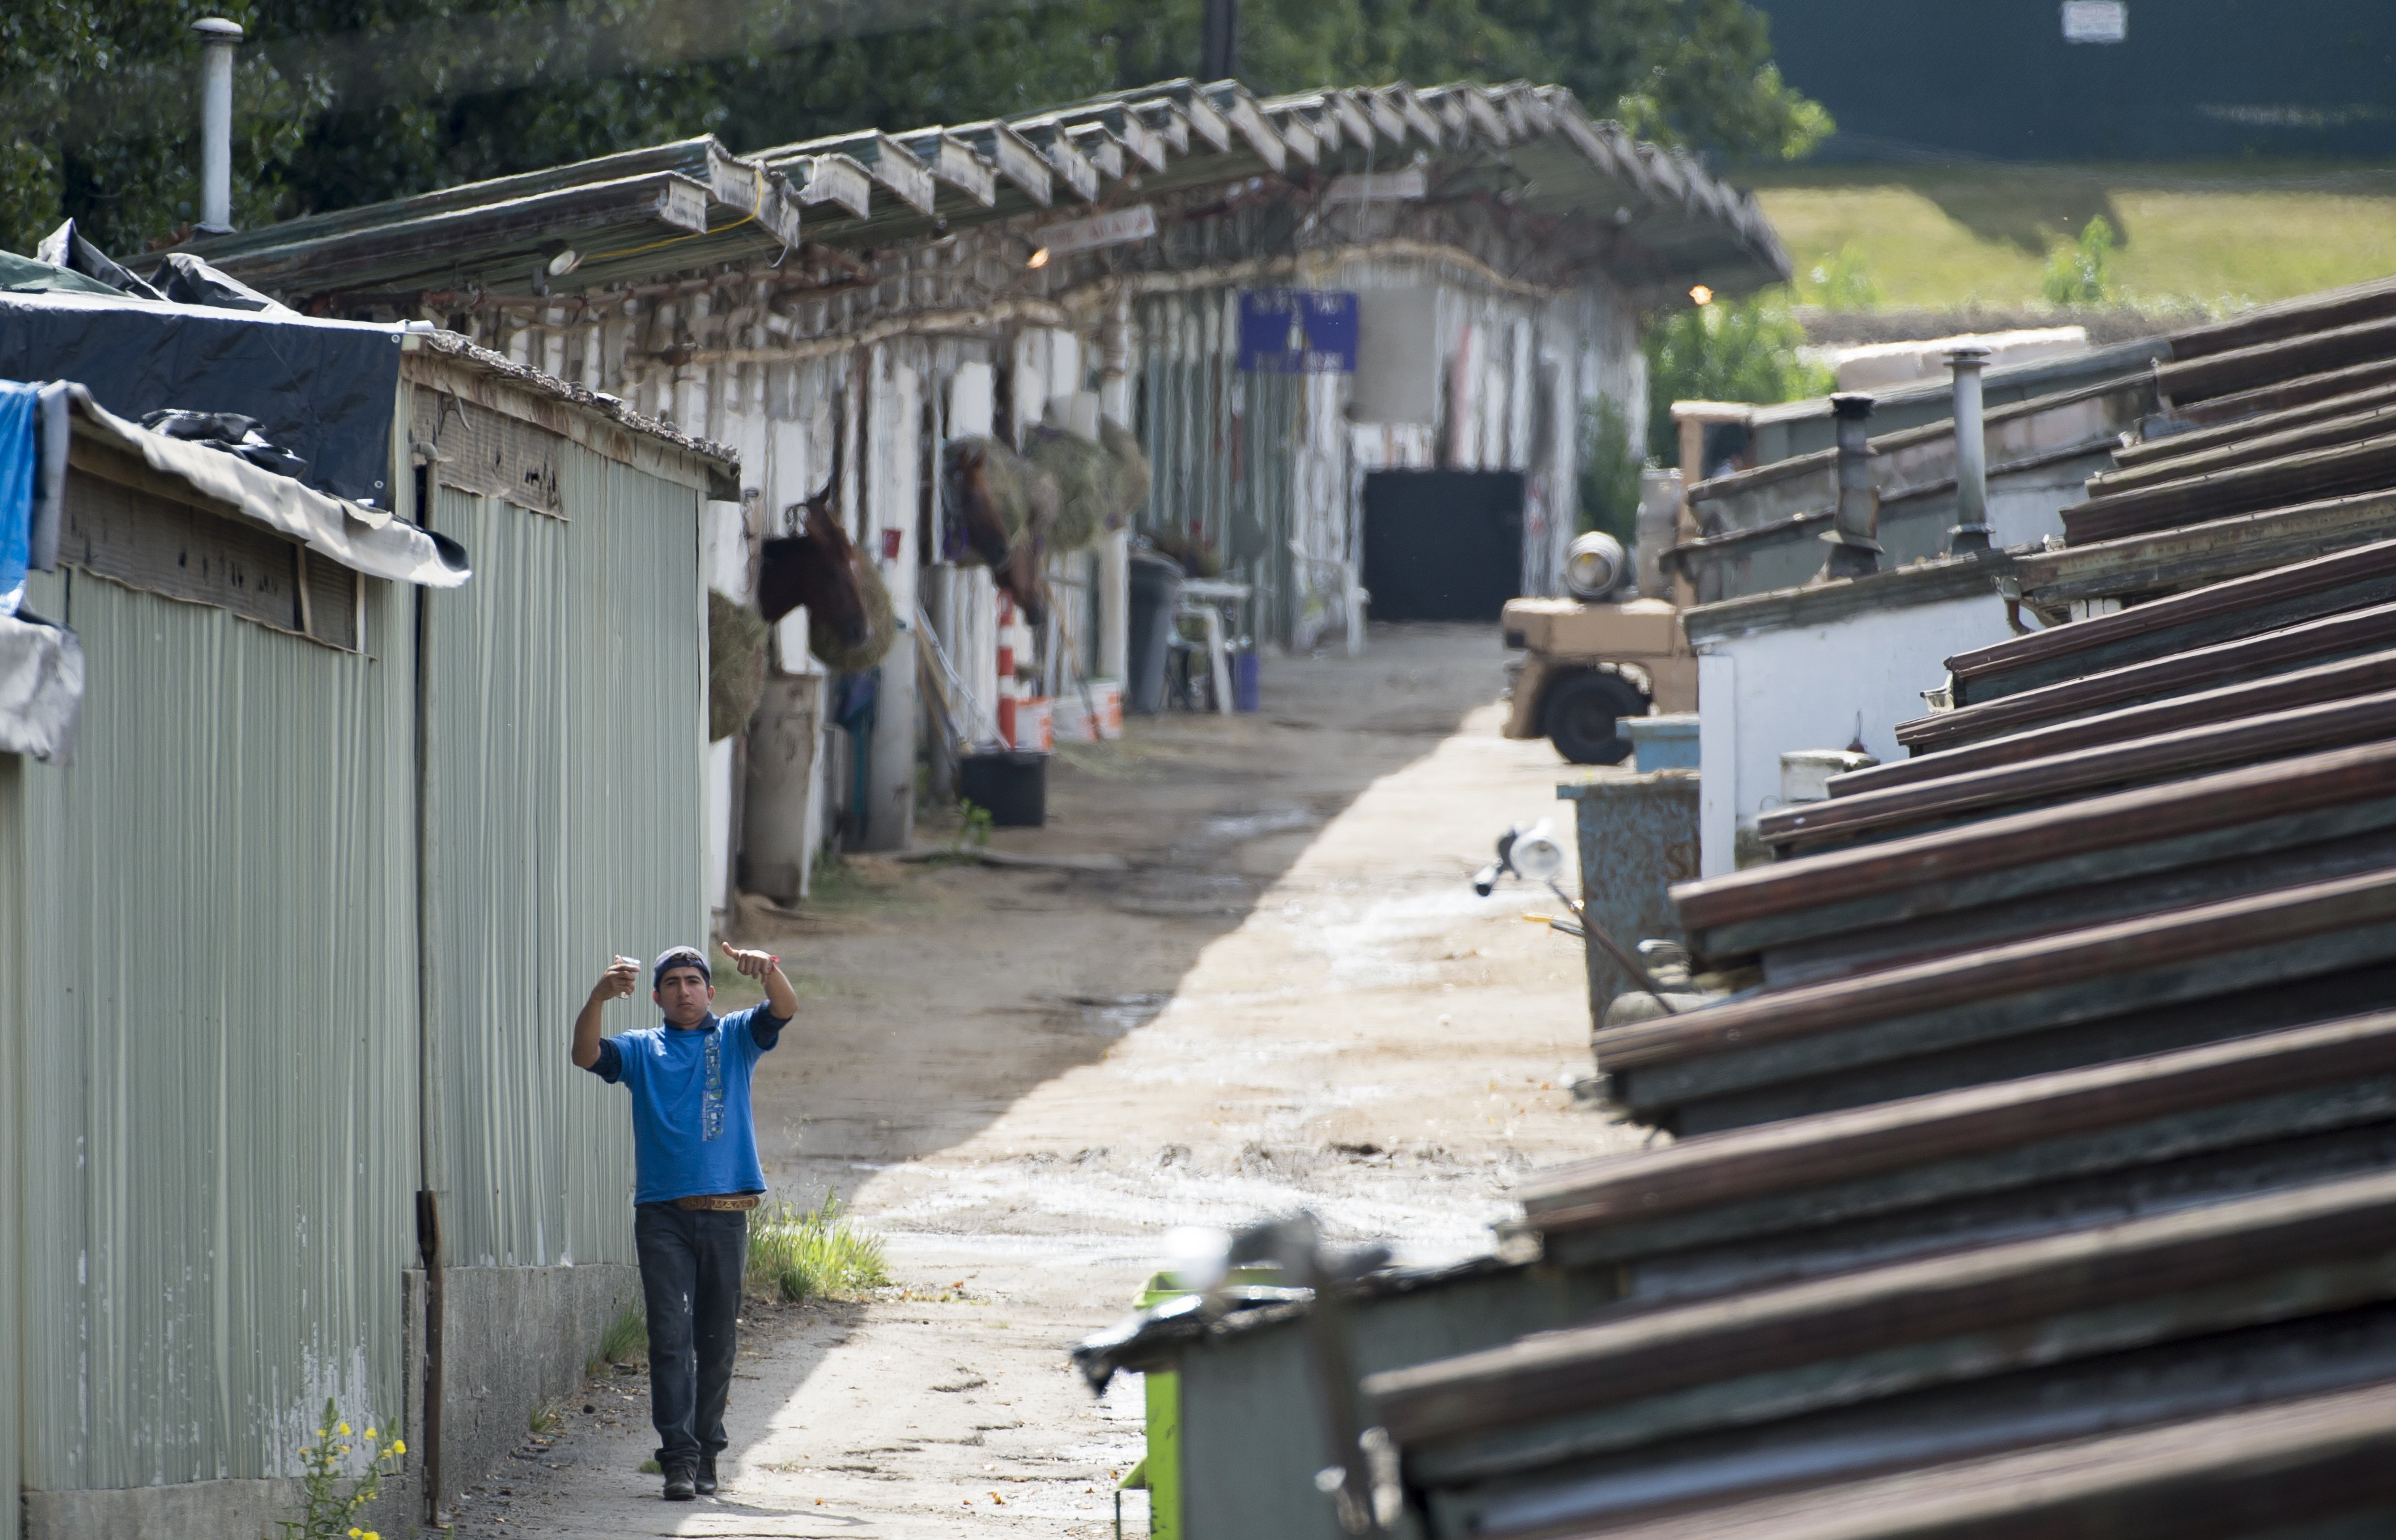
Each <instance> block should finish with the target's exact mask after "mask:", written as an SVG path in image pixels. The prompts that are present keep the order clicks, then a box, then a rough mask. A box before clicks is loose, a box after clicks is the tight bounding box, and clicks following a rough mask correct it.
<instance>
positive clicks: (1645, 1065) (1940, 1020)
mask: <svg viewBox="0 0 2396 1540" xmlns="http://www.w3.org/2000/svg"><path fill="white" fill-rule="evenodd" d="M2391 959H2396V870H2370V871H2365V872H2363V873H2359V874H2353V875H2348V876H2344V877H2340V878H2336V879H2333V880H2330V881H2327V882H2322V883H2310V884H2308V885H2305V886H2301V887H2295V888H2287V889H2282V890H2277V891H2273V892H2269V893H2264V894H2258V895H2248V896H2239V897H2233V898H2230V899H2225V900H2222V901H2219V902H2216V903H2209V904H2203V905H2199V906H2196V907H2193V908H2190V909H2180V910H2176V911H2171V912H2165V913H2163V914H2155V915H2143V916H2137V917H2134V918H2131V919H2126V920H2122V921H2117V922H2113V923H2106V924H2099V925H2092V926H2088V927H2086V928H2084V929H2080V930H2075V931H2070V932H2066V933H2064V934H2062V935H2059V936H2038V937H2033V938H2031V939H2029V940H2022V941H2015V942H2010V943H2006V944H2002V945H1997V946H1990V947H1985V948H1981V949H1974V950H1968V951H1962V952H1955V953H1950V954H1948V955H1944V956H1938V957H1934V958H1932V959H1930V960H1928V961H1924V962H1920V963H1910V964H1906V965H1900V966H1893V967H1888V968H1884V969H1881V970H1879V971H1875V972H1870V973H1866V974H1862V975H1860V976H1856V977H1852V978H1841V979H1831V980H1828V981H1824V982H1818V983H1812V984H1804V985H1796V986H1792V987H1790V988H1787V989H1767V990H1764V991H1763V992H1761V993H1756V994H1750V995H1745V996H1741V997H1738V998H1736V999H1732V1000H1728V1001H1724V1002H1720V1003H1717V1004H1712V1005H1708V1006H1706V1007H1703V1008H1701V1009H1698V1010H1695V1011H1689V1012H1685V1013H1684V1014H1682V1015H1680V1016H1672V1017H1670V1018H1667V1019H1666V1020H1663V1021H1660V1022H1647V1023H1640V1024H1637V1025H1631V1026H1625V1027H1617V1028H1611V1029H1604V1030H1602V1031H1600V1032H1599V1033H1598V1034H1597V1035H1596V1038H1595V1041H1594V1047H1595V1049H1596V1053H1597V1062H1598V1068H1599V1069H1600V1070H1601V1071H1603V1072H1604V1074H1605V1075H1606V1077H1607V1079H1608V1082H1609V1086H1610V1095H1611V1096H1612V1098H1613V1099H1614V1100H1615V1101H1616V1102H1617V1104H1618V1105H1620V1106H1622V1107H1624V1108H1625V1109H1628V1110H1629V1111H1630V1112H1631V1114H1632V1115H1633V1116H1634V1117H1636V1118H1638V1119H1639V1120H1640V1121H1642V1122H1654V1123H1658V1124H1662V1125H1666V1126H1671V1127H1674V1128H1676V1129H1678V1130H1679V1131H1680V1132H1682V1133H1684V1134H1689V1133H1700V1132H1705V1131H1707V1130H1710V1129H1714V1128H1723V1127H1734V1126H1739V1125H1741V1124H1744V1123H1746V1122H1762V1121H1765V1120H1766V1119H1768V1118H1770V1117H1773V1116H1793V1115H1795V1114H1796V1113H1797V1112H1802V1111H1806V1110H1816V1109H1827V1108H1832V1107H1842V1106H1856V1105H1860V1104H1862V1103H1866V1102H1870V1101H1872V1100H1876V1099H1881V1097H1883V1096H1884V1095H1907V1094H1910V1091H1929V1090H1937V1089H1942V1088H1945V1087H1947V1086H1952V1085H1958V1084H1969V1083H1972V1082H1973V1081H1974V1080H1975V1079H1976V1078H1978V1079H1988V1078H2002V1076H2003V1074H2005V1073H2029V1072H2030V1071H2031V1070H2032V1069H2039V1068H2063V1067H2066V1066H2070V1065H2073V1064H2087V1063H2095V1062H2101V1061H2103V1060H2105V1059H2108V1058H2114V1057H2121V1056H2125V1055H2128V1054H2132V1053H2141V1052H2152V1051H2155V1049H2157V1048H2160V1047H2164V1046H2177V1045H2182V1044H2186V1043H2190V1042H2203V1041H2207V1040H2209V1039H2212V1038H2218V1037H2224V1036H2230V1035H2234V1034H2235V1033H2236V1032H2238V1031H2252V1030H2259V1029H2262V1028H2264V1027H2267V1026H2284V1025H2293V1024H2296V1023H2298V1022H2303V1021H2317V1020H2323V1019H2326V1018H2328V1017H2330V1016H2336V1015H2340V1014H2343V1013H2344V1012H2347V1011H2350V1010H2353V1009H2357V1008H2359V1007H2358V1006H2357V1005H2356V1004H2353V1003H2349V1002H2348V996H2349V994H2350V993H2351V990H2350V989H2347V990H2345V991H2344V992H2341V988H2339V987H2334V986H2336V984H2337V981H2338V980H2341V979H2347V980H2351V979H2354V978H2359V977H2361V976H2363V975H2365V974H2371V973H2372V972H2373V970H2376V969H2384V968H2385V966H2386V965H2387V964H2389V962H2390V960H2391ZM2375 976H2376V975H2375ZM2306 980H2311V981H2314V982H2311V983H2305V982H2301V981H2306ZM2355 987H2356V988H2360V987H2361V986H2360V985H2356V986H2355ZM2363 1003H2366V1004H2367V1003H2369V1001H2368V1000H2367V999H2366V1000H2365V1001H2364V1002H2363ZM2097 1023H2110V1025H2108V1026H2107V1027H2105V1028H2104V1029H2102V1030H2095V1029H2091V1028H2092V1025H2093V1024H2097ZM2064 1029H2073V1030H2071V1031H2070V1032H2068V1033H2067V1032H2065V1031H2064ZM2025 1045H2028V1047H2029V1048H2030V1049H2031V1050H2034V1051H2032V1052H2029V1053H2028V1055H2027V1057H2026V1058H2024V1057H2023V1055H2024V1052H2025ZM2017 1059H2018V1060H2020V1061H2021V1062H2022V1063H2023V1064H2024V1065H2026V1066H2027V1067H2026V1068H2015V1069H2006V1068H2005V1066H2006V1065H2007V1064H2009V1063H2012V1062H2014V1061H2015V1060H2017ZM1901 1066H1910V1069H1906V1070H1904V1071H1903V1072H1898V1070H1897V1069H1893V1068H1892V1067H1901ZM1908 1086H1910V1091H1909V1090H1908V1089H1907V1087H1908Z"/></svg>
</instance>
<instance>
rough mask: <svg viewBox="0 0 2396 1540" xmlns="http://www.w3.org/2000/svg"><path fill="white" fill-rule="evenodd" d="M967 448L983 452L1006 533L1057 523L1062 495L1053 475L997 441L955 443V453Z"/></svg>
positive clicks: (971, 440) (985, 439) (990, 483)
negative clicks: (1059, 500) (1060, 495)
mask: <svg viewBox="0 0 2396 1540" xmlns="http://www.w3.org/2000/svg"><path fill="white" fill-rule="evenodd" d="M964 449H971V450H978V451H979V452H980V454H981V457H982V474H983V475H984V477H985V478H987V480H988V482H989V485H990V500H991V501H992V503H993V504H994V505H996V507H997V509H998V516H999V517H1000V518H1001V519H1002V520H1004V521H1005V524H1006V532H1007V534H1009V535H1019V534H1021V533H1022V532H1023V531H1024V530H1025V529H1027V528H1046V527H1047V526H1048V525H1049V524H1053V523H1054V522H1055V521H1056V518H1057V506H1058V498H1059V493H1058V486H1057V480H1056V478H1055V477H1054V476H1052V475H1050V474H1049V473H1048V472H1047V471H1045V470H1044V469H1042V468H1041V467H1040V466H1037V465H1035V464H1033V463H1032V461H1030V460H1027V459H1025V458H1023V457H1022V456H1021V455H1018V454H1017V453H1016V452H1015V451H1014V450H1012V449H1009V448H1008V447H1007V446H1006V445H1004V444H1001V443H999V442H998V441H997V440H996V439H988V438H966V439H958V440H956V441H955V443H954V445H952V452H953V450H964Z"/></svg>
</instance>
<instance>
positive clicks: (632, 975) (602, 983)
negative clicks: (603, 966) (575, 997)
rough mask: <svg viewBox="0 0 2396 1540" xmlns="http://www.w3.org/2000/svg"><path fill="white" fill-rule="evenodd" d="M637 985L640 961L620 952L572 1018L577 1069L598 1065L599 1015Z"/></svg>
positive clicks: (639, 975)
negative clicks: (612, 1001) (608, 1003)
mask: <svg viewBox="0 0 2396 1540" xmlns="http://www.w3.org/2000/svg"><path fill="white" fill-rule="evenodd" d="M640 982H641V963H640V960H639V959H638V958H633V957H625V956H623V955H621V954H620V953H619V955H618V956H617V958H616V960H615V961H614V962H613V963H608V964H607V971H606V973H603V974H601V975H600V976H599V982H598V983H596V984H593V985H592V986H591V998H590V999H588V1000H586V1001H584V1002H582V1009H581V1010H580V1011H579V1012H577V1013H575V1016H574V1054H573V1057H574V1063H575V1066H576V1067H577V1068H578V1069H590V1068H591V1067H592V1065H594V1064H596V1063H598V1062H599V1016H600V1013H601V1012H602V1011H603V1010H605V1009H606V1004H607V1002H609V1001H611V1000H621V999H623V998H624V997H625V996H626V995H628V994H631V993H632V991H633V990H634V989H637V988H639V986H640Z"/></svg>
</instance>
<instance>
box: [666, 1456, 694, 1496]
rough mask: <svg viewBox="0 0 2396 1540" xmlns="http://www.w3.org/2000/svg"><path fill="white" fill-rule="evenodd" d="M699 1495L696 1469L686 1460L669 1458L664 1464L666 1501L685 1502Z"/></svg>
mask: <svg viewBox="0 0 2396 1540" xmlns="http://www.w3.org/2000/svg"><path fill="white" fill-rule="evenodd" d="M698 1495H699V1485H698V1471H697V1470H696V1469H695V1468H694V1467H693V1465H692V1462H690V1461H688V1460H671V1461H668V1462H667V1464H666V1501H667V1502H669V1503H687V1502H689V1501H690V1500H691V1499H692V1498H694V1497H696V1496H698Z"/></svg>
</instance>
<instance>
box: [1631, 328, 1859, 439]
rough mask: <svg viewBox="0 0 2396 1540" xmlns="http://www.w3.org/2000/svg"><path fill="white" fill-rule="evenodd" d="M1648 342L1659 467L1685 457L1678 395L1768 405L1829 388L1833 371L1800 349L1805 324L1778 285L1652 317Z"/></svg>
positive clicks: (1650, 422)
mask: <svg viewBox="0 0 2396 1540" xmlns="http://www.w3.org/2000/svg"><path fill="white" fill-rule="evenodd" d="M1644 340H1645V344H1646V350H1647V452H1648V453H1649V454H1650V455H1651V456H1653V457H1654V458H1655V460H1656V463H1657V464H1658V465H1679V464H1680V463H1681V458H1680V457H1681V445H1680V436H1679V431H1678V429H1677V428H1676V427H1675V426H1674V424H1673V422H1672V403H1674V402H1676V401H1747V402H1754V403H1756V404H1758V405H1768V404H1770V403H1773V402H1780V401H1797V400H1802V399H1803V398H1804V397H1806V396H1812V395H1823V394H1827V393H1828V392H1830V389H1831V387H1832V383H1833V382H1832V379H1831V375H1830V370H1828V369H1826V368H1823V367H1821V366H1819V365H1812V364H1808V363H1806V362H1805V361H1804V358H1803V357H1801V356H1800V355H1799V353H1798V351H1797V350H1798V349H1799V348H1801V347H1803V346H1804V343H1805V328H1804V327H1803V326H1802V325H1798V323H1797V318H1796V317H1795V316H1793V315H1791V314H1790V313H1789V304H1788V300H1787V299H1786V298H1785V297H1784V296H1782V295H1781V294H1780V293H1778V292H1777V291H1773V292H1767V293H1765V294H1763V295H1759V296H1758V297H1756V298H1755V299H1745V300H1736V299H1723V300H1716V301H1715V302H1714V303H1712V304H1710V305H1700V306H1697V308H1696V309H1694V310H1684V311H1671V312H1665V313H1663V314H1660V315H1657V316H1654V317H1651V318H1650V319H1649V321H1648V325H1647V332H1646V337H1645V339H1644ZM1685 469H1686V467H1684V470H1685Z"/></svg>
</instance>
